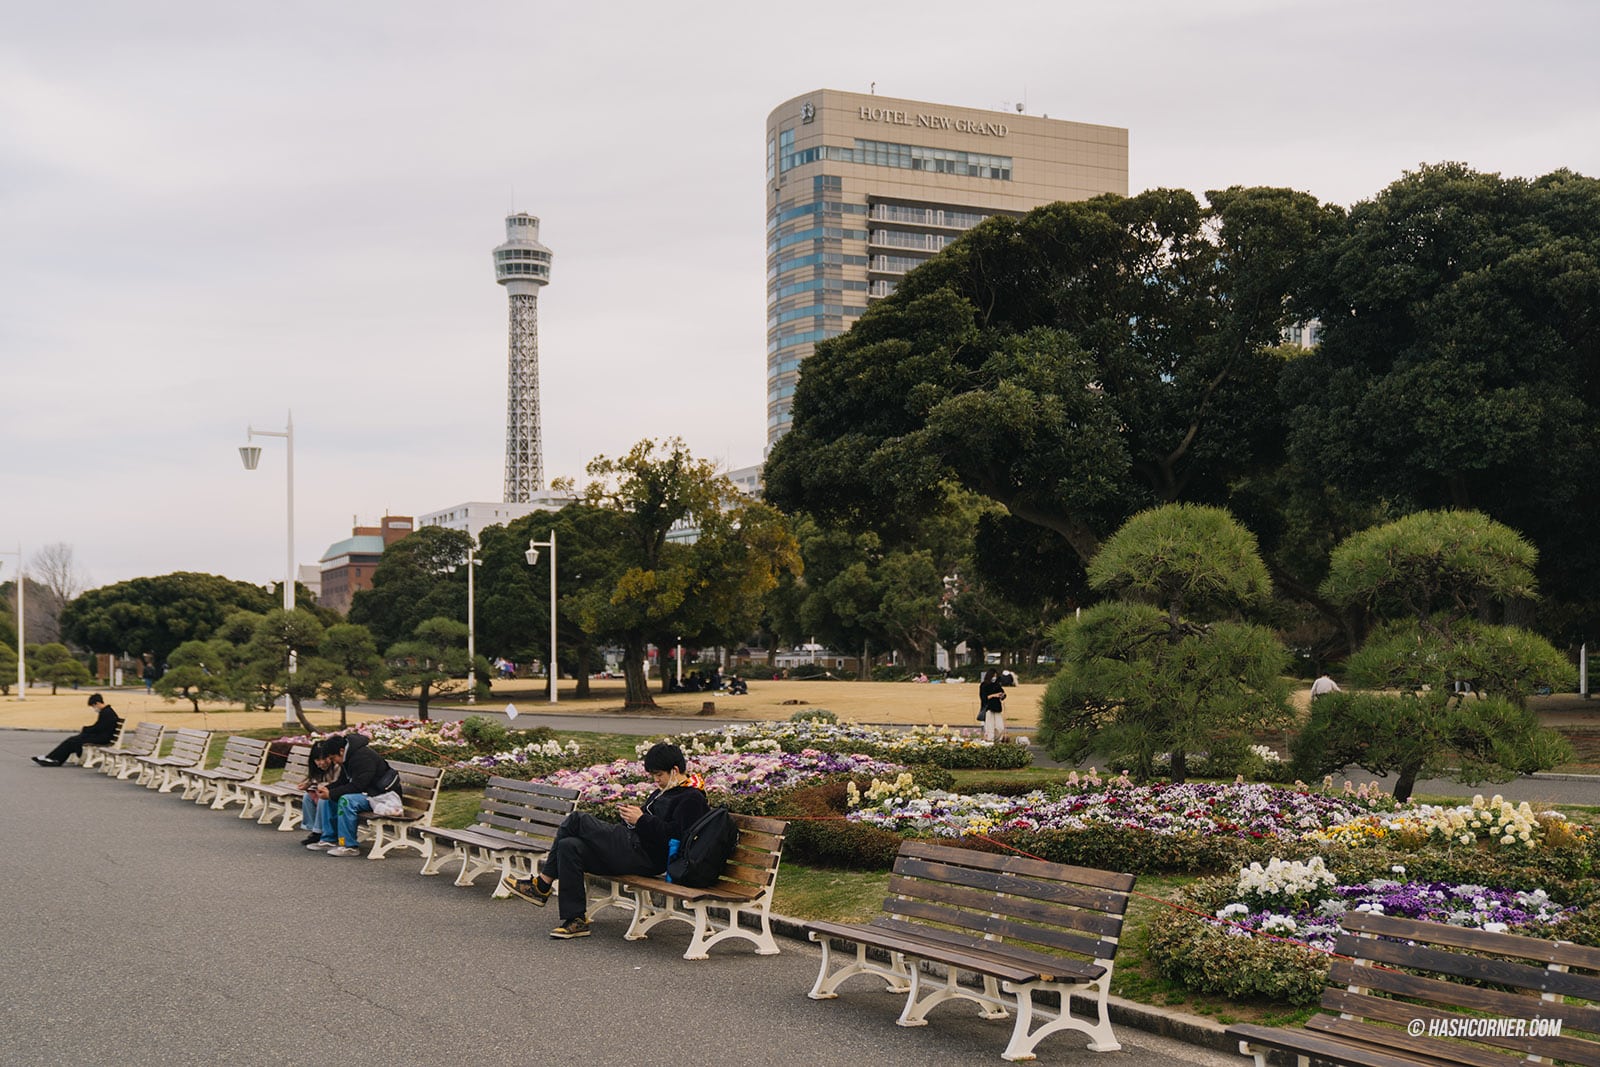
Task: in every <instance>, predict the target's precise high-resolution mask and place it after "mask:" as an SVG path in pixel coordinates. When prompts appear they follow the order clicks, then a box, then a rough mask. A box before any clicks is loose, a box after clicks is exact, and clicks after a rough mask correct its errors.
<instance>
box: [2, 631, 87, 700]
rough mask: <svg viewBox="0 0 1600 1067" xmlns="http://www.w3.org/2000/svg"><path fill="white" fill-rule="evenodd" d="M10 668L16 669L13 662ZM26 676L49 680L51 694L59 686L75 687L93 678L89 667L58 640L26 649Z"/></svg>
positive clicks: (38, 679) (52, 694)
mask: <svg viewBox="0 0 1600 1067" xmlns="http://www.w3.org/2000/svg"><path fill="white" fill-rule="evenodd" d="M11 669H12V670H13V671H15V670H16V664H15V663H13V664H12V665H11ZM28 677H29V678H30V679H32V680H36V681H44V682H49V683H50V695H51V696H55V695H56V689H57V688H58V687H59V686H63V685H70V686H72V687H73V688H74V689H76V688H77V687H78V686H80V685H83V684H84V683H86V682H89V681H92V680H93V678H94V676H93V675H91V674H90V673H89V668H88V667H85V666H84V665H83V663H82V661H81V660H79V659H78V657H76V656H74V655H73V654H72V652H71V650H70V649H68V648H67V646H66V645H63V644H61V643H60V642H59V641H51V642H50V643H48V644H43V645H34V646H33V647H31V648H29V649H28Z"/></svg>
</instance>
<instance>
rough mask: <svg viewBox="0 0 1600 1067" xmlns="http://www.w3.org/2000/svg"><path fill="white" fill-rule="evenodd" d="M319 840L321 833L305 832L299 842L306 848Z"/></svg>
mask: <svg viewBox="0 0 1600 1067" xmlns="http://www.w3.org/2000/svg"><path fill="white" fill-rule="evenodd" d="M321 840H322V834H321V833H309V834H307V835H306V836H304V837H302V838H301V839H300V843H301V844H302V845H305V846H306V847H307V848H309V847H310V846H312V845H314V844H316V843H317V842H318V841H321Z"/></svg>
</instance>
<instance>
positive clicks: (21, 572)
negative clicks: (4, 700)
mask: <svg viewBox="0 0 1600 1067" xmlns="http://www.w3.org/2000/svg"><path fill="white" fill-rule="evenodd" d="M11 555H14V556H16V557H17V699H18V700H27V699H28V662H27V661H28V637H27V634H26V633H24V632H23V610H22V603H23V598H24V596H25V593H24V592H23V591H24V590H25V589H26V588H27V586H28V572H27V568H26V567H24V566H23V561H22V542H21V541H18V542H17V550H16V552H0V556H11Z"/></svg>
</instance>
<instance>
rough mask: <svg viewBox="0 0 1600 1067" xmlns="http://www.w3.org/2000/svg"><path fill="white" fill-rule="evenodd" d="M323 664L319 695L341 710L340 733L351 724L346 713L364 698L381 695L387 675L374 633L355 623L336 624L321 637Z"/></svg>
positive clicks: (318, 651)
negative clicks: (351, 706) (373, 636)
mask: <svg viewBox="0 0 1600 1067" xmlns="http://www.w3.org/2000/svg"><path fill="white" fill-rule="evenodd" d="M317 654H318V657H319V658H320V659H321V661H322V668H321V670H320V671H319V674H320V677H321V680H320V682H319V684H318V686H317V694H318V695H319V696H321V697H322V699H323V700H324V701H326V702H327V703H329V704H332V705H333V706H334V707H336V708H338V709H339V729H341V730H342V729H344V728H345V726H346V725H347V724H348V721H347V718H346V714H345V712H346V709H348V708H349V707H350V705H351V704H354V703H356V702H357V701H358V700H360V699H361V698H362V697H364V696H373V695H376V694H377V693H378V692H380V691H381V689H382V686H383V680H384V677H385V674H386V671H385V669H384V663H383V657H382V656H380V655H378V646H377V644H376V643H375V642H374V641H373V639H372V631H370V630H368V629H367V628H366V627H365V626H361V625H358V624H356V623H337V624H335V625H333V626H330V627H328V629H327V630H326V631H325V632H324V633H323V635H322V644H321V646H320V647H319V648H318V649H317Z"/></svg>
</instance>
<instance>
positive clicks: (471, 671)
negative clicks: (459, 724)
mask: <svg viewBox="0 0 1600 1067" xmlns="http://www.w3.org/2000/svg"><path fill="white" fill-rule="evenodd" d="M475 551H476V546H470V545H469V546H468V547H467V703H468V704H476V703H477V702H478V643H477V631H476V629H475V628H474V626H475V624H474V621H473V620H474V619H475V617H476V615H477V613H476V612H475V611H473V595H474V594H473V583H472V572H473V571H475V570H477V569H478V561H477V560H476V559H474V558H473V553H474V552H475Z"/></svg>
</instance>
